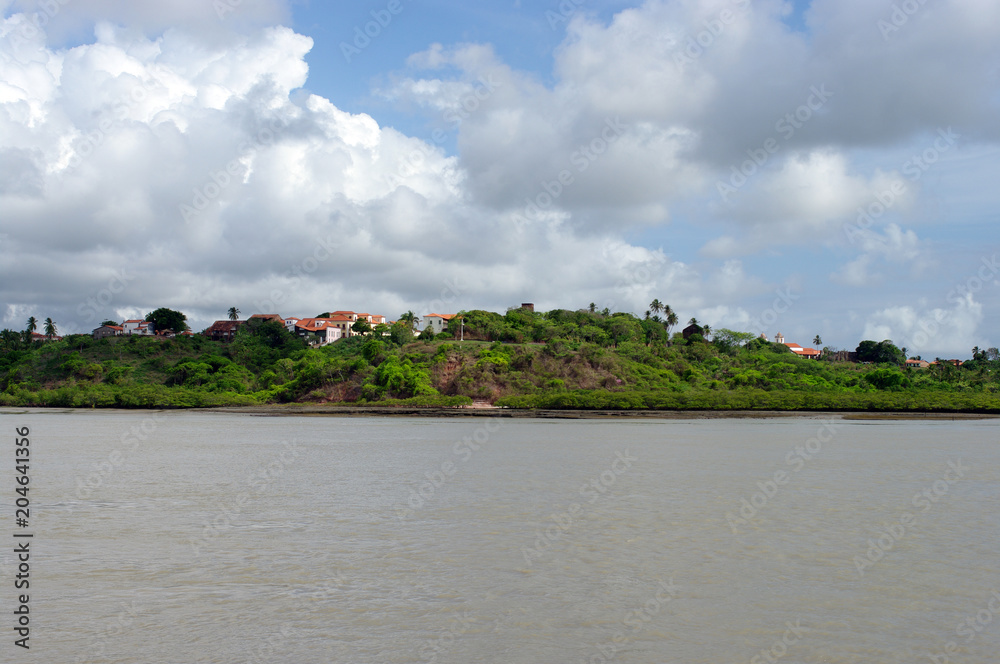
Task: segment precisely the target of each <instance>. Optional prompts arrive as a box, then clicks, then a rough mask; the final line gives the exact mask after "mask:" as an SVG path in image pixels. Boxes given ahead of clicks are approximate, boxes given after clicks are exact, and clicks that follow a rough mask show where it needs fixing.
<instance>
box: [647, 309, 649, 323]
mask: <svg viewBox="0 0 1000 664" xmlns="http://www.w3.org/2000/svg"><path fill="white" fill-rule="evenodd" d="M646 320H649V309H646Z"/></svg>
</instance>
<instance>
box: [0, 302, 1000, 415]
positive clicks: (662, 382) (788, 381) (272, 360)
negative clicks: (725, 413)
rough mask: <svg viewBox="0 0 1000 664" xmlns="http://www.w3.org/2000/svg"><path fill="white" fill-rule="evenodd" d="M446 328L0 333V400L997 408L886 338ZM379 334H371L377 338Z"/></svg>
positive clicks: (964, 378) (530, 326)
mask: <svg viewBox="0 0 1000 664" xmlns="http://www.w3.org/2000/svg"><path fill="white" fill-rule="evenodd" d="M463 317H464V320H465V326H464V339H465V341H464V342H462V343H459V342H458V341H457V340H456V339H455V336H456V334H454V333H453V332H452V331H448V332H445V333H443V334H441V335H437V337H435V336H434V335H433V334H431V333H429V332H428V331H425V332H423V333H421V334H420V336H419V338H415V337H414V336H413V334H412V332H411V331H410V330H409V329H408V326H407V325H405V324H396V325H393V326H391V327H386V328H382V329H380V330H379V332H383V331H384V332H385V334H379V335H377V336H376V335H374V334H372V335H368V336H359V337H352V338H350V339H346V340H342V341H338V342H337V343H334V344H332V345H330V346H326V347H323V348H308V347H306V346H305V344H304V342H302V341H301V340H300V339H298V338H296V337H295V336H293V335H291V334H290V333H288V332H287V331H286V330H285V328H284V326H282V325H281V324H279V323H273V322H265V323H259V322H257V321H254V322H252V323H249V324H247V325H244V326H243V327H242V328H240V331H239V332H238V334H237V336H236V339H235V340H234V341H233V342H232V343H228V344H226V343H219V342H213V341H211V340H209V339H208V338H206V337H203V336H201V335H195V336H194V337H177V338H173V339H160V338H151V337H137V336H132V337H119V338H111V339H102V340H99V341H96V340H94V339H92V338H91V337H90V336H88V335H75V336H69V337H66V338H65V339H63V340H61V341H55V340H53V341H46V342H43V343H39V342H31V341H30V336H26V335H24V334H22V333H17V332H11V331H8V330H5V331H3V332H2V333H0V405H2V406H63V407H81V406H96V407H206V406H222V405H255V404H269V403H288V402H306V403H360V404H371V403H380V404H383V405H403V404H407V405H428V406H430V405H439V406H443V405H461V404H468V403H471V402H472V401H473V400H482V401H488V402H490V403H494V404H496V405H501V406H512V407H527V408H612V409H630V408H664V409H678V408H681V409H779V410H782V409H809V410H902V411H907V410H942V411H949V410H956V411H980V412H1000V380H998V375H1000V359H998V357H997V353H996V352H992V351H993V349H991V352H989V353H987V352H978V349H977V352H976V353H975V354H974V355H975V359H974V360H972V361H970V362H966V363H965V364H964V365H963V366H961V367H956V366H953V365H951V364H938V365H935V366H932V367H931V368H929V369H923V370H917V369H905V368H903V367H902V366H900V364H901V362H902V361H903V355H902V352H901V351H900V349H897V348H896V347H895V346H893V345H892V344H891V342H888V341H885V342H863V344H862V346H861V347H859V349H858V350H859V352H862V356H863V357H866V358H870V359H871V363H853V362H832V361H826V360H808V359H804V358H800V357H798V356H796V355H795V354H794V353H792V352H791V351H790V350H789V349H788V348H787V347H786V346H783V345H780V344H772V343H768V342H766V341H763V340H760V339H755V338H753V335H750V334H746V333H740V332H733V331H731V330H717V331H715V333H714V335H713V337H712V341H707V340H706V339H705V338H703V337H702V336H701V335H698V334H695V335H693V336H692V337H691V338H689V339H687V340H684V339H683V338H682V337H681V335H680V334H674V335H673V336H672V337H671V336H670V330H669V327H668V326H667V325H665V324H664V323H663V322H661V321H659V320H656V319H655V317H654V318H646V319H640V318H637V317H635V316H632V315H630V314H622V313H616V314H610V313H609V312H595V311H566V310H556V311H550V312H548V313H535V312H531V311H526V310H521V309H515V310H511V311H508V312H507V313H506V315H501V314H497V313H493V312H487V311H469V312H464V314H463ZM381 327H382V326H380V328H381Z"/></svg>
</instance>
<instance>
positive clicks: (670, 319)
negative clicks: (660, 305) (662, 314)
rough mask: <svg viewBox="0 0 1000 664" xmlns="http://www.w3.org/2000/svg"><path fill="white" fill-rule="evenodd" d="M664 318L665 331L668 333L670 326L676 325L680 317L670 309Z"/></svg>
mask: <svg viewBox="0 0 1000 664" xmlns="http://www.w3.org/2000/svg"><path fill="white" fill-rule="evenodd" d="M668 308H669V307H668ZM665 320H666V323H667V333H668V334H669V333H670V328H672V327H673V326H674V325H677V323H679V322H680V319H679V318H677V314H676V313H674V312H673V311H671V312H670V313H668V314H667V317H666V319H665Z"/></svg>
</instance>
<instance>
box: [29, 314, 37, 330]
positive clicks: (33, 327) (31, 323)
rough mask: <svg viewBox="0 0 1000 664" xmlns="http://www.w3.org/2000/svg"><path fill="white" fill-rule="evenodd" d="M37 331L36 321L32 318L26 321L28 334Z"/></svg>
mask: <svg viewBox="0 0 1000 664" xmlns="http://www.w3.org/2000/svg"><path fill="white" fill-rule="evenodd" d="M37 329H38V319H37V318H35V317H34V316H32V317H31V318H29V319H28V332H34V331H35V330H37Z"/></svg>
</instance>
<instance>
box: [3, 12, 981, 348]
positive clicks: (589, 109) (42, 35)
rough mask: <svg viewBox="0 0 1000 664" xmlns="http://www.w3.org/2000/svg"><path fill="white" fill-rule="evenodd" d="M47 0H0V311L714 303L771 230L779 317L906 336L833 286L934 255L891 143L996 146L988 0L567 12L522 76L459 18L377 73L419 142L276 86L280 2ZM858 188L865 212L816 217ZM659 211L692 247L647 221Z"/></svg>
mask: <svg viewBox="0 0 1000 664" xmlns="http://www.w3.org/2000/svg"><path fill="white" fill-rule="evenodd" d="M54 2H55V5H52V3H48V4H46V3H44V2H30V1H29V0H20V1H18V2H13V3H11V2H6V3H3V4H2V5H0V6H2V7H3V16H5V18H4V19H3V23H2V26H0V57H2V59H3V69H2V72H3V73H2V75H0V206H2V209H3V216H2V218H0V274H2V278H3V282H2V284H3V285H2V286H0V304H3V305H4V308H3V309H0V311H4V312H6V313H5V320H4V323H5V324H7V325H14V326H18V327H19V326H21V325H23V321H21V320H19V319H20V318H22V317H25V314H26V313H27V312H29V311H30V312H32V313H42V311H41V310H40V309H38V310H37V311H36V310H35V309H32V307H35V308H38V307H44V308H45V310H46V313H44V315H46V316H47V315H50V313H55V314H56V316H57V317H58V319H61V320H64V321H66V324H67V325H73V326H77V329H85V328H86V327H88V326H89V325H90V324H92V323H93V322H94V321H95V320H97V319H99V318H102V317H105V316H110V317H121V316H123V315H136V314H139V313H142V312H143V311H148V310H149V309H152V308H154V307H156V306H172V307H174V308H179V309H182V310H184V311H187V312H188V313H189V314H190V315H191V317H192V318H193V319H194V320H195V321H197V324H204V323H207V322H209V321H210V320H212V319H214V318H216V317H218V316H220V315H222V313H223V312H224V311H225V310H226V309H228V308H229V307H230V306H233V305H236V306H239V307H240V308H241V309H243V310H244V311H247V310H250V309H253V310H255V311H256V310H267V311H277V312H279V313H283V314H286V315H291V314H296V315H309V314H315V313H319V312H321V311H324V310H327V309H330V308H354V309H361V308H364V309H370V310H381V311H383V312H384V313H386V314H387V315H389V316H390V317H392V316H395V315H398V314H399V313H400V312H402V311H405V310H407V309H414V310H417V309H420V308H422V307H424V306H425V305H426V307H428V308H434V309H439V310H440V309H451V310H458V309H461V308H466V307H491V308H496V309H502V308H503V307H505V306H508V305H512V304H518V303H520V302H521V301H529V300H532V301H535V302H536V303H537V304H538V305H539V306H540V307H543V308H544V307H555V306H561V307H575V306H586V304H587V303H589V302H592V301H593V302H595V303H596V304H598V306H601V307H602V308H603V306H608V307H609V308H616V309H623V310H632V311H636V312H642V311H644V310H645V308H646V303H648V302H649V301H650V300H652V299H653V298H659V299H660V300H662V301H667V302H670V303H671V306H673V307H674V309H675V310H681V311H684V310H686V311H687V312H688V315H690V314H692V313H697V315H698V316H699V317H701V318H703V319H704V320H706V321H708V322H711V323H712V324H713V325H725V326H730V327H738V326H739V325H741V324H749V323H750V322H751V321H752V320H755V319H756V318H757V317H758V316H759V313H758V312H761V311H766V310H767V308H768V307H769V306H770V304H771V301H772V300H773V299H774V297H775V296H774V294H773V291H774V290H775V289H777V288H778V286H779V284H780V285H787V284H792V283H796V284H798V283H801V282H799V281H796V280H797V279H800V277H799V276H797V275H795V274H794V272H795V271H796V270H797V269H802V268H801V265H800V266H799V267H798V268H795V267H792V266H791V265H789V266H788V267H787V268H779V267H776V265H777V263H778V261H771V262H770V263H768V260H769V259H770V258H772V257H778V258H785V259H789V261H790V262H791V259H790V258H789V257H792V258H794V259H795V260H798V261H799V262H800V263H815V265H814V266H813V265H810V266H809V268H808V269H809V270H811V273H812V277H813V279H812V282H813V283H812V284H810V285H809V286H808V287H810V288H813V289H818V288H819V286H817V285H815V284H816V283H817V282H820V281H822V282H824V283H825V282H826V281H827V280H826V278H825V277H826V275H828V274H830V273H831V272H833V277H832V279H833V281H834V282H835V286H836V289H835V290H834V291H832V292H831V293H829V296H828V297H824V298H819V297H813V298H808V297H803V301H802V302H800V303H798V304H796V308H795V316H799V317H806V316H812V317H813V319H814V320H815V321H820V320H826V317H827V316H828V311H829V310H830V309H831V308H839V309H840V310H841V311H845V312H846V313H845V315H843V316H839V317H838V323H837V325H838V328H837V329H838V331H839V333H841V334H843V335H845V337H846V336H847V335H856V334H859V333H861V332H862V331H863V330H864V331H868V330H865V326H866V325H868V326H870V331H871V332H872V333H875V332H881V331H886V330H887V331H889V332H892V333H894V334H897V335H898V334H904V333H905V334H910V333H911V331H912V329H914V328H913V325H914V324H916V323H912V321H911V318H913V319H914V320H916V319H919V318H920V316H922V315H924V312H923V311H922V310H921V312H920V313H917V309H916V308H915V307H916V305H915V304H913V303H906V304H903V305H901V306H903V307H914V310H913V312H912V314H913V315H912V316H910V318H907V316H909V315H910V314H908V313H907V312H906V311H903V310H897V306H896V305H894V304H893V305H890V304H888V303H891V302H895V300H894V299H891V298H895V297H896V296H897V295H898V294H897V293H894V294H893V295H892V296H891V298H890V297H889V296H883V295H879V294H878V293H877V292H875V291H871V290H869V291H866V293H865V295H864V297H863V298H862V297H861V296H856V295H852V296H850V299H849V300H848V299H845V297H846V296H845V295H844V294H843V292H842V291H843V287H845V286H847V287H850V290H851V292H852V293H857V292H859V290H858V289H857V287H859V286H867V285H871V284H873V283H878V282H879V280H882V281H883V282H885V283H891V282H893V280H894V279H895V278H898V277H900V276H905V277H907V278H909V279H914V280H915V279H918V278H920V277H921V274H922V272H923V271H924V270H926V268H927V266H929V265H937V264H939V263H940V262H941V260H942V252H941V250H940V247H939V246H938V245H936V244H935V242H934V240H933V239H931V238H933V237H934V232H933V231H934V230H936V227H937V226H939V225H943V224H945V223H952V220H951V219H947V220H942V221H940V222H939V221H936V220H927V219H923V220H922V223H923V224H924V226H923V227H922V228H921V231H920V237H918V236H917V234H916V232H915V231H914V230H911V229H910V228H908V221H910V220H911V216H910V215H911V214H913V212H914V211H919V210H921V209H922V204H923V203H924V201H925V199H924V190H923V188H924V186H925V185H934V186H941V182H942V181H943V180H944V177H943V175H942V173H943V169H942V170H937V171H935V173H934V175H933V178H932V177H930V176H928V175H926V173H927V170H926V169H922V168H917V169H916V170H915V171H914V170H912V167H913V164H912V163H910V162H904V160H905V157H904V159H900V158H899V155H900V154H905V153H906V152H907V151H908V150H910V149H911V148H912V149H913V150H915V151H916V152H914V154H918V155H924V154H926V150H928V149H930V148H928V145H931V146H933V145H935V142H934V141H935V140H936V138H935V137H937V136H938V132H939V130H945V129H946V128H948V127H952V128H953V130H954V132H955V134H956V135H957V136H960V137H961V138H960V139H958V140H957V141H956V142H955V143H953V144H952V145H951V147H954V148H955V150H954V152H952V151H951V147H949V151H946V152H940V151H939V152H938V153H937V154H936V155H935V161H937V160H938V159H940V161H942V162H943V161H947V160H950V159H952V158H953V156H956V155H955V153H957V152H960V151H961V150H962V149H964V147H965V146H966V145H973V146H975V147H976V148H977V150H978V154H979V155H985V156H984V157H981V158H977V159H976V160H967V161H962V160H960V159H957V158H955V160H954V161H953V162H951V163H950V170H949V171H948V177H949V178H952V179H955V180H963V181H965V180H966V179H968V178H973V177H974V178H978V180H977V181H982V175H981V173H983V172H992V171H995V170H996V166H997V164H996V158H995V154H996V152H995V143H996V140H997V138H998V136H997V132H998V129H1000V125H998V123H997V122H996V117H997V110H998V104H1000V93H998V81H997V78H996V75H995V65H994V64H993V63H994V61H995V59H996V57H995V56H996V55H997V51H998V49H1000V46H998V45H1000V39H998V37H1000V7H998V6H997V5H996V3H993V2H988V1H987V0H982V2H979V1H976V2H973V1H970V2H967V3H962V5H961V6H956V5H955V3H925V4H923V5H921V6H920V10H919V12H917V13H916V14H914V15H912V16H907V17H906V20H905V21H899V20H897V21H896V22H897V23H899V25H895V24H893V23H892V21H893V18H892V16H891V12H892V10H891V7H889V8H887V7H885V6H883V5H882V4H879V3H870V2H866V1H865V0H814V1H813V2H812V3H811V5H810V7H809V9H808V11H807V12H806V13H805V23H806V28H805V29H804V30H802V29H798V28H793V27H790V25H789V19H790V16H789V3H787V2H784V1H783V0H755V1H754V2H749V1H745V0H677V1H672V2H664V1H660V0H647V1H646V2H644V3H643V4H641V5H639V6H636V7H633V8H630V9H626V10H624V11H621V12H618V13H617V14H615V15H614V16H613V17H612V18H611V19H610V20H608V21H604V22H602V21H600V20H598V19H596V18H593V17H589V16H587V15H585V14H584V13H582V12H581V13H578V14H575V15H574V17H573V18H572V19H571V21H570V22H569V23H568V25H567V27H566V31H567V32H566V38H565V41H564V42H563V43H562V44H561V46H560V47H559V48H558V49H557V50H556V52H555V53H554V54H553V64H552V70H551V74H552V76H553V79H552V82H547V80H546V79H545V78H543V77H542V76H539V74H538V73H537V72H525V71H519V70H517V69H514V68H512V67H510V66H509V65H508V64H506V63H505V62H504V61H503V60H502V58H500V57H499V56H498V55H497V52H496V51H495V50H494V49H493V48H492V47H490V46H488V45H483V44H458V45H431V46H429V47H428V48H427V49H425V50H424V51H422V52H419V53H415V54H413V55H412V57H410V58H409V60H408V61H407V63H406V67H405V68H404V69H403V70H402V71H399V72H396V73H394V74H391V75H387V76H386V77H385V79H384V80H385V82H384V83H383V84H381V85H380V86H379V88H378V90H377V91H376V92H377V93H378V94H379V95H381V97H382V98H384V99H387V100H390V101H392V102H394V103H397V104H398V105H399V107H400V108H404V109H407V110H410V109H413V108H418V109H422V110H423V112H424V113H425V114H426V116H427V118H428V120H429V122H430V125H431V126H430V136H428V137H426V138H424V139H421V138H417V137H413V136H408V135H405V134H404V133H402V132H399V131H397V130H395V129H392V128H388V127H384V126H380V124H379V123H378V122H377V121H376V120H375V119H374V118H372V117H370V116H368V115H365V114H351V113H348V112H345V111H344V110H342V108H341V107H340V106H338V100H336V99H327V98H324V97H321V96H318V95H315V94H308V93H306V92H305V91H304V90H303V87H304V86H305V85H306V82H307V77H308V73H309V72H308V67H307V65H306V62H305V57H306V54H307V53H308V52H309V50H310V48H311V47H312V42H311V40H310V39H309V38H307V37H304V36H302V35H299V34H296V33H295V32H294V31H293V30H291V29H289V28H286V27H280V23H281V22H282V21H283V20H284V18H285V17H286V16H287V11H288V7H287V3H285V2H281V1H279V0H239V1H237V0H219V2H222V3H224V5H223V8H229V9H231V10H232V11H220V10H219V7H218V3H217V2H193V1H190V2H177V3H167V4H163V3H161V4H159V5H157V4H153V3H146V2H139V3H135V2H132V3H128V2H125V1H124V0H74V1H73V2H70V3H67V2H61V0H54ZM51 6H56V7H58V8H59V9H58V11H53V12H50V13H51V15H50V16H49V15H45V14H44V12H45V9H44V8H45V7H51ZM39 11H42V12H43V15H44V21H43V20H42V19H41V18H38V17H39V14H38V12H39ZM220 14H221V16H220ZM885 20H889V21H890V24H892V25H893V27H894V28H896V29H893V30H886V29H885V28H884V26H881V23H880V21H885ZM880 26H881V27H880ZM428 41H430V40H428ZM548 73H549V72H545V74H548ZM452 136H454V138H455V141H454V145H456V146H457V150H456V151H455V153H454V154H450V153H449V152H448V151H447V150H446V148H445V147H444V146H446V145H452V142H451V141H450V140H446V139H448V138H449V137H452ZM928 137H930V138H928ZM928 141H930V142H928ZM935 168H939V167H935ZM738 175H739V177H737V176H738ZM733 178H736V180H740V178H742V182H741V183H739V184H737V182H736V181H734V179H733ZM901 181H904V182H905V186H904V187H903V188H902V189H900V188H899V187H898V186H896V185H898V183H899V182H901ZM720 183H722V184H723V185H725V186H728V187H730V188H732V189H733V191H724V190H722V189H720ZM894 186H896V189H895V190H894V189H893V187H894ZM981 189H982V188H981ZM886 191H895V192H896V193H894V194H893V196H894V197H893V200H892V202H891V203H890V204H885V203H883V202H881V201H882V200H883V199H884V197H885V192H886ZM978 195H979V196H980V198H982V197H983V196H985V195H986V194H984V193H983V191H980V192H979V194H978ZM876 204H878V205H882V206H883V207H884V208H886V209H885V210H883V212H884V216H883V214H882V212H880V213H879V214H878V215H876V216H877V217H878V218H877V219H874V220H873V222H872V223H870V224H866V225H865V226H864V227H863V228H858V229H857V233H855V234H851V233H845V227H848V226H850V225H851V224H857V219H858V214H859V213H858V210H872V209H873V207H872V206H874V205H876ZM678 221H680V222H683V224H684V225H685V226H686V227H690V228H695V229H697V231H698V233H699V235H698V240H697V243H696V245H695V246H701V252H700V255H697V256H685V255H683V251H684V250H683V249H679V248H676V247H673V246H671V244H672V241H673V237H674V236H673V235H672V234H671V230H672V229H673V228H675V227H676V225H677V224H678ZM664 229H666V230H664ZM653 231H656V232H657V234H655V235H654V234H653ZM647 232H648V233H650V235H649V236H643V233H647ZM643 237H656V238H657V240H655V241H653V240H649V241H645V242H644V241H643V240H642V238H643ZM659 238H666V239H665V240H662V241H661V240H660V239H659ZM806 251H811V252H814V253H812V254H810V255H809V256H807V257H805V258H803V256H804V255H805V254H804V252H806ZM782 252H787V253H782ZM822 252H826V253H822ZM817 257H820V258H822V260H817ZM755 259H758V260H755ZM761 259H762V260H761ZM834 261H835V262H836V263H837V264H838V265H837V266H836V267H835V266H833V263H834ZM783 271H784V272H785V273H782V272H783ZM789 272H791V273H793V274H788V273H789ZM29 275H30V276H29ZM115 279H118V280H119V281H122V280H124V282H125V286H124V288H122V289H118V287H117V284H118V282H115V281H114V280H115ZM113 286H114V290H115V291H117V292H114V293H112V294H113V296H114V297H113V298H111V300H110V301H108V302H107V303H104V300H107V299H108V297H107V295H106V293H111V291H112V287H113ZM914 288H916V286H914ZM799 292H801V289H800V291H799ZM838 298H840V299H838ZM980 299H983V298H982V296H981V298H980ZM90 302H95V303H97V304H96V306H92V305H91V304H89V303H90ZM814 302H816V303H818V302H822V303H823V304H822V310H821V309H820V305H819V304H814ZM974 304H975V303H967V304H966V305H963V306H965V307H966V309H964V310H962V311H964V312H965V315H966V318H965V319H962V320H967V321H968V322H969V323H968V324H969V325H973V328H971V329H972V330H973V331H974V329H975V328H974V326H975V325H979V324H981V322H982V321H983V320H984V319H983V317H982V316H983V315H984V314H982V313H981V312H980V314H978V316H979V317H977V315H974V314H975V307H974ZM438 305H440V306H438ZM956 306H957V305H956ZM975 306H979V305H975ZM855 308H857V309H858V310H857V311H853V309H855ZM848 309H851V310H852V311H847V310H848ZM873 311H874V312H876V313H875V314H872V313H871V312H873ZM962 311H959V310H958V309H956V310H955V312H954V316H955V317H956V319H960V318H961V315H962ZM418 313H427V312H426V311H424V312H419V311H418ZM28 315H31V314H28ZM985 315H988V314H985ZM914 317H916V318H914ZM907 321H910V322H907ZM98 322H99V321H98ZM782 324H784V322H783V323H782ZM908 326H909V327H908ZM803 329H805V328H803ZM914 333H915V332H914ZM972 334H973V332H970V331H969V330H967V329H966V328H961V327H956V328H955V330H954V336H955V337H956V338H961V339H963V343H964V342H965V340H966V339H967V338H971V336H970V335H972ZM963 335H964V336H963ZM942 338H943V337H942ZM994 345H995V344H994Z"/></svg>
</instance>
